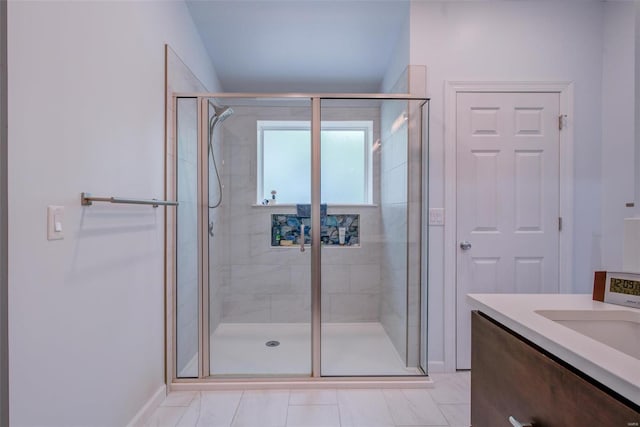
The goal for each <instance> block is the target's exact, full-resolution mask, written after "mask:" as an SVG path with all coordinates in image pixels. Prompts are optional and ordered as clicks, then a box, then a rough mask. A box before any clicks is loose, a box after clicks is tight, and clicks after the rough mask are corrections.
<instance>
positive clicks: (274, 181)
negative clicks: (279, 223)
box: [257, 121, 373, 205]
mask: <svg viewBox="0 0 640 427" xmlns="http://www.w3.org/2000/svg"><path fill="white" fill-rule="evenodd" d="M310 126H311V124H310V122H308V121H258V150H257V152H258V174H257V177H258V183H257V184H258V185H257V189H258V191H257V201H258V203H261V202H262V201H263V200H264V199H271V192H272V191H273V190H275V191H276V200H277V203H280V204H282V203H284V204H295V203H309V202H310V193H309V191H310V188H311V181H310V179H311V178H310V177H311V130H310ZM321 134H322V162H321V164H322V183H321V191H322V200H323V201H325V202H327V203H329V204H343V205H348V204H371V203H372V192H373V191H372V187H373V186H372V135H373V122H371V121H323V122H322V131H321Z"/></svg>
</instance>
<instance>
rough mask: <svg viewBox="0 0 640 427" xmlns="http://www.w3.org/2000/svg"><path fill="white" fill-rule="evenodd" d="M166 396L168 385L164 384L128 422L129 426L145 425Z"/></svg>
mask: <svg viewBox="0 0 640 427" xmlns="http://www.w3.org/2000/svg"><path fill="white" fill-rule="evenodd" d="M165 397H167V385H166V384H162V386H160V388H158V390H157V391H156V392H155V393H153V396H151V398H150V399H149V400H148V401H147V403H145V404H144V406H142V408H140V410H139V411H138V413H137V414H136V415H135V417H133V419H132V420H131V421H130V422H129V424H127V427H139V426H143V425H144V424H145V423H146V422H147V420H148V419H149V417H150V416H151V414H152V413H153V411H155V410H156V408H157V407H158V406H160V404H161V403H162V402H163V401H164V399H165Z"/></svg>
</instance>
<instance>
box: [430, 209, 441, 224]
mask: <svg viewBox="0 0 640 427" xmlns="http://www.w3.org/2000/svg"><path fill="white" fill-rule="evenodd" d="M429 225H444V209H443V208H431V209H429Z"/></svg>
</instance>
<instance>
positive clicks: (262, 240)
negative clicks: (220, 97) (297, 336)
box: [210, 107, 383, 330]
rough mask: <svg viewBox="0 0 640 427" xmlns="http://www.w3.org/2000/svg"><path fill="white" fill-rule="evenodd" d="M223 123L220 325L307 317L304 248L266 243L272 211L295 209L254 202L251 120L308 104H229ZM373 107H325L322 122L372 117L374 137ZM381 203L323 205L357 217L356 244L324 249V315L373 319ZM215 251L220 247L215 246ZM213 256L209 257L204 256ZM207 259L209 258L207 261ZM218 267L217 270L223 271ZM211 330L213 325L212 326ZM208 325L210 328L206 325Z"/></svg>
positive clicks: (296, 114) (294, 114)
mask: <svg viewBox="0 0 640 427" xmlns="http://www.w3.org/2000/svg"><path fill="white" fill-rule="evenodd" d="M233 108H234V111H235V113H234V115H233V116H231V118H229V119H228V120H227V121H225V122H224V123H223V124H222V125H221V126H220V127H221V134H222V138H221V144H222V145H223V147H224V150H223V153H224V154H223V156H224V161H225V165H224V166H223V167H221V166H220V164H219V165H218V167H219V169H220V171H221V174H222V176H223V181H224V184H225V198H224V201H223V205H224V206H225V207H224V209H223V218H222V220H221V221H220V222H218V223H217V227H216V228H217V233H216V237H215V239H219V241H220V242H223V243H221V245H224V247H225V248H226V249H227V250H226V252H227V254H228V255H227V261H226V262H227V267H228V275H226V276H224V277H223V278H222V279H221V282H220V283H221V286H220V289H219V290H217V291H216V292H218V295H219V297H218V298H217V300H218V301H220V302H221V307H220V306H215V307H214V306H213V304H214V303H215V302H214V301H213V300H212V302H211V304H212V312H213V311H215V310H218V311H220V312H221V321H222V322H308V321H309V319H310V284H311V275H310V251H309V250H307V251H306V252H304V253H302V252H300V251H299V249H298V248H297V247H294V248H282V247H276V248H274V247H271V215H272V214H274V213H295V208H294V207H291V206H276V207H262V206H253V205H254V204H255V203H256V158H257V151H256V150H257V146H256V143H257V141H256V138H257V130H256V120H310V108H293V107H269V108H256V107H233ZM379 114H380V113H379V109H378V108H374V107H372V108H357V109H340V110H335V109H325V110H323V119H324V120H373V121H374V141H375V140H376V139H377V138H378V128H379ZM374 157H375V158H374V174H373V175H374V183H373V185H374V202H376V203H377V202H378V200H379V176H378V175H379V174H378V173H377V171H378V168H379V159H378V158H377V157H376V156H374ZM379 209H380V208H379V207H378V206H371V207H357V208H355V207H329V213H336V214H339V213H358V214H360V223H361V225H360V227H361V247H360V248H325V249H323V253H322V256H323V286H324V290H325V291H324V294H323V320H324V321H329V322H341V321H354V322H356V321H358V322H360V321H378V320H379V305H380V277H381V273H380V267H379V263H380V254H381V252H382V246H383V243H382V242H383V240H382V239H381V235H380V219H379V217H380V215H379ZM220 252H221V251H220ZM212 256H215V251H214V254H210V257H212ZM211 259H212V261H213V258H211ZM224 267H225V266H224V265H218V267H217V268H222V269H224ZM212 327H213V324H212ZM212 330H213V329H212Z"/></svg>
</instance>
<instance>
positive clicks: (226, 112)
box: [211, 104, 233, 122]
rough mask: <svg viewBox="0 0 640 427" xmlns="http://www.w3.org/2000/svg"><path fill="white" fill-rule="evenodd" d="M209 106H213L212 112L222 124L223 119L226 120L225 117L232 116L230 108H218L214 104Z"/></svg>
mask: <svg viewBox="0 0 640 427" xmlns="http://www.w3.org/2000/svg"><path fill="white" fill-rule="evenodd" d="M211 105H213V111H214V112H215V114H216V117H217V118H218V121H219V122H223V121H224V119H226V118H227V117H229V116H230V115H232V114H233V109H232V108H231V107H225V106H222V107H219V106H217V105H214V104H211Z"/></svg>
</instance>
